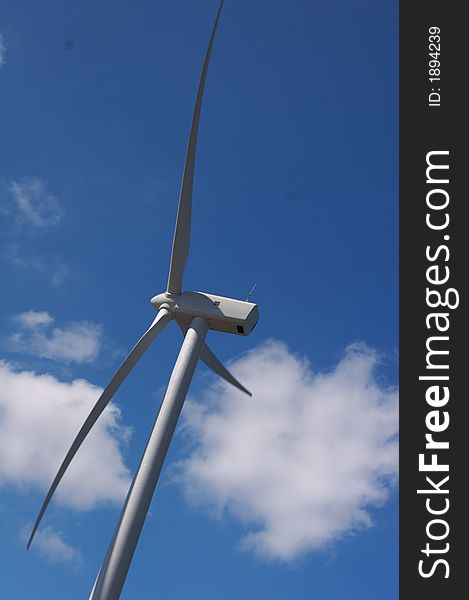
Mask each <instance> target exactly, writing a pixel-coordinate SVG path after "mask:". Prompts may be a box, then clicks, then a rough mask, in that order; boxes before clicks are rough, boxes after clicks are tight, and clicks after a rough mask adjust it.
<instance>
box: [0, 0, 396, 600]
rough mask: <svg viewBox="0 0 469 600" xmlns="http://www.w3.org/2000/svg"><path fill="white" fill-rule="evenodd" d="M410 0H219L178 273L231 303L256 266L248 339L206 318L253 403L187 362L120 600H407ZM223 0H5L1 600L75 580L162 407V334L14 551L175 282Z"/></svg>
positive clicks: (168, 357)
mask: <svg viewBox="0 0 469 600" xmlns="http://www.w3.org/2000/svg"><path fill="white" fill-rule="evenodd" d="M396 4H397V3H395V2H391V1H382V2H372V1H371V0H366V1H365V0H363V1H357V0H353V2H350V1H347V2H346V1H344V0H342V1H339V0H336V1H332V2H309V1H306V0H305V1H300V0H295V2H291V3H286V2H278V1H277V2H267V1H264V0H260V1H259V2H256V3H252V2H247V1H245V0H240V1H238V2H234V1H232V0H226V3H225V7H224V11H223V14H222V17H221V20H220V25H219V29H218V33H217V38H216V40H215V44H214V49H213V55H212V61H211V65H210V70H209V74H208V79H207V86H206V94H205V99H204V105H203V109H202V118H201V125H200V136H199V146H198V161H197V165H196V177H195V187H194V209H193V228H192V241H191V255H190V259H189V263H188V266H187V269H186V276H185V288H186V289H195V290H204V291H208V292H212V293H215V294H221V295H228V296H233V297H237V298H244V297H245V296H246V294H247V293H248V291H249V290H250V288H251V287H252V285H253V284H254V283H257V287H256V289H255V292H254V296H253V300H254V301H256V302H258V303H259V306H260V312H261V320H260V322H259V325H258V326H257V328H256V330H255V331H254V332H253V334H252V335H251V336H250V337H248V338H242V337H235V336H224V335H222V334H219V333H215V332H212V333H210V334H209V343H210V345H211V347H212V348H213V349H214V350H215V351H216V352H217V354H218V355H219V356H220V357H221V358H222V359H223V360H224V361H225V362H229V361H232V363H231V364H232V368H233V370H234V371H236V373H238V374H239V376H240V377H241V376H243V377H244V381H246V384H250V385H251V387H253V390H254V392H255V395H254V398H253V399H252V400H249V402H250V403H251V404H246V400H245V399H244V398H243V397H240V395H238V392H231V391H230V390H227V389H226V388H224V387H223V386H221V387H220V386H219V385H218V384H217V382H216V381H215V380H214V379H213V378H212V376H211V375H210V374H209V373H208V372H207V371H206V369H205V368H204V367H203V366H199V367H198V370H197V373H196V376H195V379H194V381H193V384H192V386H191V390H190V395H189V396H190V398H189V403H188V404H187V407H186V409H187V410H185V411H184V414H183V419H182V421H181V426H180V427H179V429H178V430H177V432H176V436H175V439H174V440H173V444H172V446H171V448H170V451H169V454H168V457H167V462H166V468H165V470H164V473H163V476H162V479H161V481H160V483H159V485H158V488H157V492H156V494H155V498H154V501H153V504H152V509H151V513H150V516H149V518H148V520H147V523H146V526H145V528H144V531H143V534H142V537H141V540H140V544H139V547H138V549H137V552H136V554H135V558H134V561H133V563H132V567H131V571H130V573H129V576H128V579H127V583H126V586H125V588H124V592H123V594H122V598H124V599H125V598H127V599H133V598H148V597H152V595H153V594H154V595H155V596H157V595H158V594H161V597H165V598H168V599H172V598H174V599H176V598H181V597H184V596H187V595H190V597H192V598H204V599H211V598H219V597H223V598H227V599H231V598H233V599H234V598H236V599H237V600H239V599H240V598H242V599H243V600H244V599H246V600H251V599H259V598H269V599H270V598H271V599H274V600H275V599H277V598H285V597H292V598H298V599H302V598H305V599H306V598H308V600H309V599H310V598H317V599H320V600H323V599H324V600H335V599H341V598H344V597H352V598H361V599H365V600H367V599H370V600H371V599H373V600H374V599H375V598H381V599H383V600H387V599H391V598H396V597H397V492H396V485H395V476H396V465H395V460H394V458H395V450H396V445H395V427H396V420H395V416H396V412H395V401H396V394H395V391H394V388H395V386H396V385H397V343H398V342H397V6H396ZM216 8H217V6H216V2H212V1H208V0H199V1H198V2H197V3H196V2H190V1H189V0H180V1H179V0H178V1H177V2H176V1H172V2H159V1H155V2H148V1H145V0H141V1H139V2H134V3H132V2H128V1H120V2H112V3H111V2H101V3H92V2H88V1H84V2H81V3H79V4H78V3H71V2H54V1H50V2H47V3H43V2H26V3H21V4H19V3H17V2H12V1H8V0H6V1H4V2H2V6H1V8H0V42H1V43H0V65H1V66H0V120H1V126H0V130H1V132H2V133H1V138H0V139H1V143H0V165H1V167H0V202H1V204H0V227H1V229H0V231H1V235H0V265H1V273H2V277H1V280H2V294H1V296H0V303H1V313H0V314H1V318H0V319H1V320H0V358H1V360H3V363H2V368H1V370H0V372H1V375H0V376H1V378H2V385H1V387H2V388H3V391H2V392H0V431H1V436H0V462H1V463H2V465H3V467H0V527H1V531H2V535H1V537H0V557H1V564H2V565H3V568H2V577H1V581H2V583H1V585H2V595H4V596H5V597H11V598H13V597H14V598H19V599H23V598H24V599H27V598H41V597H48V598H51V599H54V598H64V597H67V598H70V599H73V598H77V599H78V598H84V597H87V594H89V591H90V589H91V587H92V583H93V581H94V578H95V575H96V572H97V570H98V568H99V565H100V562H101V559H102V557H103V554H104V552H105V549H106V547H107V544H108V541H109V538H110V536H111V534H112V531H113V527H114V524H115V521H116V519H117V517H118V514H119V510H120V504H121V497H122V494H123V493H125V488H126V486H127V484H128V481H129V476H131V474H132V473H133V472H134V470H135V468H136V465H137V464H138V460H139V457H140V454H141V452H142V450H143V447H144V444H145V442H146V439H147V436H148V434H149V431H150V428H151V426H152V423H153V419H154V416H155V414H156V411H157V408H158V405H159V402H160V400H161V395H162V392H163V391H164V386H165V385H166V382H167V379H168V377H169V373H170V371H171V368H172V365H173V364H174V360H175V357H176V355H177V351H178V347H179V345H180V333H179V331H178V330H177V327H175V326H171V327H168V329H167V330H166V331H165V332H164V333H163V335H162V336H161V338H160V339H158V340H157V342H156V343H155V345H154V346H153V347H152V348H151V350H149V352H148V353H147V354H146V355H145V357H144V359H142V361H141V363H140V364H139V365H138V367H137V368H136V369H135V370H134V372H133V373H132V374H131V376H129V378H128V380H127V381H126V383H125V385H124V386H123V387H122V389H121V391H120V392H119V394H118V395H117V396H116V399H115V405H114V407H113V410H112V411H111V412H109V413H108V414H107V415H105V418H104V420H103V422H102V423H101V424H100V426H99V428H98V431H97V433H96V435H95V437H94V438H93V440H91V441H90V443H89V445H88V447H87V448H85V447H84V448H83V451H84V456H83V457H82V462H81V463H79V465H78V466H77V468H76V470H75V472H74V473H73V474H72V473H71V476H70V478H69V480H68V482H66V481H65V480H64V489H63V490H62V492H61V494H62V495H59V496H58V498H57V503H54V504H53V505H52V506H51V508H50V510H49V513H48V515H47V516H46V519H45V521H44V524H43V527H42V537H41V538H39V539H38V540H36V541H37V542H38V543H37V544H35V545H33V547H32V548H31V550H30V551H29V552H26V550H25V541H24V536H25V535H26V533H25V532H29V527H30V526H31V525H32V522H33V521H34V519H35V517H36V514H37V511H38V509H39V506H40V504H41V502H42V499H43V496H44V492H45V491H46V489H47V487H48V485H49V483H50V480H51V477H52V475H53V472H54V470H55V469H56V467H57V465H58V462H59V461H60V460H61V459H62V456H63V453H64V451H65V450H66V447H67V444H68V443H69V442H71V440H72V438H73V435H74V432H75V431H76V429H77V427H78V426H79V424H80V419H82V418H83V416H84V415H85V414H86V411H87V410H89V407H90V405H91V404H92V402H93V400H94V399H95V398H96V397H97V395H96V394H97V393H98V392H99V390H98V389H97V388H96V387H93V386H98V387H102V386H104V385H106V383H107V381H108V380H109V378H110V376H111V375H112V373H113V372H114V370H115V369H116V368H117V366H118V364H119V361H120V360H121V359H122V358H123V356H125V353H126V352H127V351H128V350H129V349H130V347H131V346H132V345H133V343H134V342H135V341H136V339H137V338H138V337H139V336H140V335H141V333H142V332H143V331H144V330H145V329H146V327H147V326H148V324H149V323H150V322H151V320H152V318H153V315H154V310H153V308H152V306H151V305H150V303H149V299H150V298H151V297H152V296H153V295H154V294H155V293H158V292H160V291H162V290H163V289H164V287H165V284H166V280H167V269H168V264H169V256H170V248H171V240H172V233H173V227H174V221H175V215H176V208H177V199H178V192H179V186H180V178H181V171H182V166H183V160H184V153H185V147H186V143H187V135H188V129H189V125H190V118H191V114H192V109H193V102H194V97H195V91H196V86H197V83H198V78H199V74H200V69H201V64H202V60H203V55H204V52H205V48H206V44H207V41H208V36H209V32H210V28H211V25H212V21H213V17H214V14H215V11H216ZM268 340H270V341H268ZM272 340H274V341H272ZM351 344H355V345H354V346H352V347H350V345H351ZM365 345H366V346H365ZM347 348H348V350H347ZM46 374H47V375H48V377H44V375H46ZM77 380H81V381H78V382H77ZM71 382H74V383H73V384H72V383H71ZM256 389H257V392H258V393H257V394H256ZM98 395H99V393H98ZM256 402H257V404H256ZM289 405H291V410H286V408H285V407H288V406H289ZM264 409H265V410H264ZM214 419H215V420H216V422H217V423H218V425H219V427H218V429H217V428H215V429H216V432H217V435H218V437H216V436H215V438H213V436H212V437H211V435H210V432H211V431H212V429H211V428H212V425H213V420H214ZM269 419H270V420H269ZM248 423H254V424H255V425H256V427H257V429H256V427H254V432H255V433H253V432H252V431H251V430H250V428H249V427H248V426H247V424H248ZM273 423H274V425H272V424H273ZM276 427H279V429H276ZM272 431H274V434H272V433H271V432H272ZM279 431H280V432H282V433H285V436H284V437H285V439H287V440H288V441H285V439H284V438H282V436H280V435H277V434H279ZM214 439H215V441H214ZM2 440H3V441H2ZM239 440H241V442H240V447H239V448H238V447H237V446H236V442H237V441H239ZM279 440H280V441H279ZM236 448H238V450H239V451H234V450H233V449H235V450H236ZM243 452H246V453H247V454H248V455H249V460H247V461H245V462H244V463H243V460H242V459H241V458H240V456H241V455H242V454H243ZM220 457H221V458H220ZM221 459H223V460H221ZM223 461H224V462H223ZM226 465H228V467H227V466H226ZM248 467H249V468H248ZM296 472H298V473H300V475H299V478H296V477H295V476H294V475H293V473H296ZM233 473H236V477H234V475H233ZM308 473H311V477H310V478H308V477H307V474H308ZM305 474H306V477H305ZM249 477H250V479H249ZM256 482H257V483H258V484H259V482H261V485H262V489H259V487H256ZM355 484H356V487H357V489H354V488H355ZM38 590H39V591H38Z"/></svg>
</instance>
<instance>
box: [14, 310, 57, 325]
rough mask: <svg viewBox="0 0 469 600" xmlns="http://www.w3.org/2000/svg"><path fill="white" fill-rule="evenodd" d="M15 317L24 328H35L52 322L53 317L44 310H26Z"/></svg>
mask: <svg viewBox="0 0 469 600" xmlns="http://www.w3.org/2000/svg"><path fill="white" fill-rule="evenodd" d="M15 319H16V320H17V321H18V323H19V324H20V325H21V326H22V327H24V328H26V329H36V328H37V327H43V326H44V325H50V324H51V323H53V322H54V318H53V317H51V316H50V314H49V313H47V312H45V311H37V310H27V311H26V312H23V313H20V314H19V315H16V317H15Z"/></svg>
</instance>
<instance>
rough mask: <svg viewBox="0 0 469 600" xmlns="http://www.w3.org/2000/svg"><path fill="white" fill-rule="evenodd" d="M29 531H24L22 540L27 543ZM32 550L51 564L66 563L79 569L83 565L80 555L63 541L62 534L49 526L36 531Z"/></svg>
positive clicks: (76, 549)
mask: <svg viewBox="0 0 469 600" xmlns="http://www.w3.org/2000/svg"><path fill="white" fill-rule="evenodd" d="M29 534H30V529H28V530H26V529H24V531H23V535H22V536H21V537H22V540H23V541H27V540H28V538H29ZM32 549H33V550H36V551H38V552H39V553H40V554H42V556H45V557H46V558H47V559H48V560H49V561H50V562H52V563H68V564H71V565H72V566H74V567H80V566H81V564H82V563H83V556H82V553H81V552H80V550H79V549H78V548H74V547H73V546H71V545H70V544H67V542H65V541H64V539H63V537H62V534H61V533H60V532H58V531H55V530H54V529H53V528H52V527H51V526H49V527H42V528H41V529H38V531H37V532H36V535H35V538H34V544H33V546H32Z"/></svg>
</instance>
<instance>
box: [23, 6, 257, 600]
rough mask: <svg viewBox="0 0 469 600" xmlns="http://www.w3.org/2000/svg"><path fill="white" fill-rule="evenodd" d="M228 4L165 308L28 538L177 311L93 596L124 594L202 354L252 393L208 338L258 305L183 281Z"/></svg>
mask: <svg viewBox="0 0 469 600" xmlns="http://www.w3.org/2000/svg"><path fill="white" fill-rule="evenodd" d="M222 7H223V0H222V1H221V2H220V6H219V8H218V12H217V15H216V18H215V22H214V25H213V29H212V33H211V36H210V41H209V44H208V48H207V53H206V55H205V60H204V65H203V68H202V74H201V77H200V82H199V88H198V91H197V98H196V102H195V108H194V114H193V117H192V125H191V130H190V134H189V143H188V147H187V153H186V160H185V164H184V172H183V177H182V185H181V192H180V196H179V208H178V214H177V220H176V228H175V231H174V239H173V248H172V254H171V263H170V268H169V277H168V285H167V290H166V292H163V293H161V294H158V295H157V296H154V297H153V298H152V299H151V303H152V304H153V306H154V307H155V309H156V310H157V311H158V312H157V315H156V318H155V320H154V321H153V323H152V324H151V325H150V327H149V328H148V329H147V331H146V332H145V333H144V334H143V336H142V337H141V338H140V339H139V341H138V342H137V343H136V344H135V346H134V347H133V348H132V350H131V351H130V353H129V354H128V356H127V357H126V358H125V360H124V362H123V363H122V364H121V366H120V367H119V368H118V369H117V371H116V373H115V374H114V376H113V377H112V379H111V381H110V382H109V384H108V386H107V387H106V388H105V389H104V391H103V393H102V394H101V396H100V397H99V398H98V400H97V402H96V404H95V405H94V407H93V409H92V410H91V412H90V414H89V415H88V417H87V419H86V421H85V422H84V423H83V425H82V427H81V429H80V431H79V432H78V434H77V436H76V438H75V440H74V441H73V443H72V445H71V447H70V449H69V451H68V452H67V455H66V456H65V458H64V460H63V462H62V464H61V466H60V468H59V470H58V473H57V475H56V476H55V479H54V481H53V482H52V485H51V487H50V489H49V491H48V493H47V496H46V498H45V500H44V503H43V505H42V507H41V510H40V511H39V515H38V517H37V520H36V523H35V524H34V527H33V530H32V532H31V536H30V538H29V541H28V545H27V547H28V548H29V546H30V545H31V542H32V541H33V538H34V535H35V533H36V531H37V528H38V526H39V524H40V522H41V520H42V517H43V515H44V512H45V510H46V508H47V506H48V505H49V503H50V501H51V498H52V496H53V495H54V492H55V490H56V489H57V486H58V485H59V483H60V481H61V479H62V477H63V476H64V474H65V472H66V470H67V468H68V466H69V465H70V463H71V461H72V459H73V457H74V456H75V454H76V453H77V451H78V449H79V448H80V446H81V444H82V443H83V441H84V439H85V438H86V436H87V435H88V433H89V432H90V430H91V428H92V427H93V425H94V424H95V423H96V421H97V420H98V418H99V417H100V415H101V414H102V412H103V411H104V409H105V408H106V406H107V405H108V404H109V402H110V401H111V399H112V398H113V396H114V394H115V393H116V392H117V390H118V389H119V387H120V386H121V384H122V382H123V381H124V379H125V378H126V377H127V375H128V374H129V373H130V371H131V370H132V369H133V367H134V366H135V365H136V364H137V362H138V361H139V359H140V358H141V357H142V355H143V354H144V352H145V351H146V350H147V349H148V348H149V347H150V345H151V344H152V342H153V341H154V340H155V339H156V337H157V336H158V335H159V334H160V333H161V331H162V330H163V329H164V327H165V326H166V325H167V324H168V323H169V322H170V321H171V320H173V319H174V320H175V321H176V323H177V324H178V325H179V327H180V328H181V330H182V332H183V334H184V341H183V343H182V346H181V350H180V352H179V355H178V358H177V360H176V364H175V366H174V369H173V372H172V374H171V377H170V380H169V384H168V387H167V389H166V393H165V395H164V398H163V402H162V404H161V407H160V410H159V413H158V415H157V418H156V421H155V424H154V426H153V430H152V432H151V434H150V438H149V440H148V443H147V446H146V448H145V451H144V454H143V456H142V459H141V462H140V466H139V468H138V470H137V473H136V475H135V477H134V479H133V482H132V485H131V486H130V490H129V492H128V494H127V498H126V500H125V503H124V507H123V509H122V512H121V515H120V518H119V522H118V524H117V527H116V529H115V532H114V535H113V537H112V540H111V543H110V545H109V548H108V550H107V553H106V555H105V557H104V560H103V563H102V565H101V569H100V571H99V573H98V576H97V578H96V581H95V584H94V587H93V589H92V591H91V595H90V597H89V600H118V598H119V597H120V595H121V591H122V588H123V585H124V582H125V578H126V576H127V572H128V570H129V567H130V563H131V560H132V557H133V554H134V551H135V548H136V546H137V542H138V539H139V536H140V532H141V530H142V527H143V523H144V521H145V517H146V515H147V512H148V509H149V507H150V503H151V500H152V497H153V493H154V491H155V487H156V484H157V482H158V477H159V475H160V472H161V468H162V466H163V462H164V459H165V456H166V453H167V451H168V447H169V444H170V442H171V438H172V436H173V433H174V430H175V428H176V423H177V420H178V418H179V415H180V413H181V410H182V407H183V404H184V400H185V398H186V394H187V391H188V389H189V384H190V382H191V379H192V376H193V374H194V371H195V367H196V365H197V361H198V360H199V359H200V360H202V361H203V362H204V363H205V364H206V365H207V366H208V367H210V368H211V369H212V370H213V371H215V373H216V374H217V375H219V376H220V377H222V378H223V379H225V380H226V381H228V382H229V383H231V384H232V385H234V386H235V387H237V388H238V389H239V390H241V391H243V392H245V393H246V394H249V395H251V393H250V392H249V391H248V390H247V389H246V388H245V387H244V386H243V385H242V384H241V383H240V382H239V381H238V380H237V379H236V378H235V377H234V376H233V375H232V374H231V373H230V372H229V371H228V370H227V369H226V368H225V367H224V366H223V364H222V363H221V362H220V361H219V360H218V358H217V357H216V356H215V355H214V354H213V352H212V351H211V350H210V348H209V347H208V346H207V344H206V343H205V338H206V335H207V332H208V330H209V329H213V330H215V331H224V332H225V333H234V334H237V335H249V333H250V332H251V331H252V330H253V328H254V326H255V325H256V323H257V321H258V319H259V311H258V307H257V305H256V304H253V303H251V302H246V301H245V302H243V301H241V300H234V299H232V298H224V297H223V296H215V295H214V294H207V293H203V292H185V291H183V286H182V283H183V275H184V268H185V265H186V262H187V258H188V255H189V242H190V229H191V210H192V187H193V179H194V166H195V154H196V146H197V132H198V128H199V119H200V109H201V105H202V97H203V92H204V86H205V79H206V77H207V69H208V64H209V60H210V54H211V51H212V45H213V40H214V37H215V32H216V29H217V25H218V20H219V18H220V13H221V10H222Z"/></svg>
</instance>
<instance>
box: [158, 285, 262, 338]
mask: <svg viewBox="0 0 469 600" xmlns="http://www.w3.org/2000/svg"><path fill="white" fill-rule="evenodd" d="M151 303H152V304H153V306H154V307H155V308H156V310H159V309H160V308H162V307H163V308H167V309H168V310H169V311H170V312H171V313H172V314H173V315H174V317H175V319H176V321H177V322H178V323H179V324H180V325H181V327H182V328H183V329H186V328H187V326H188V325H189V323H190V321H191V320H192V319H193V318H194V317H202V318H203V319H206V320H207V321H208V323H209V329H213V330H214V331H223V332H224V333H234V334H236V335H249V334H250V333H251V331H252V330H253V329H254V327H255V326H256V323H257V321H258V320H259V309H258V307H257V304H253V303H252V302H244V301H242V300H235V299H234V298H225V297H224V296H215V295H214V294H207V293H205V292H183V293H182V294H179V295H177V296H176V295H174V294H170V293H169V292H164V293H162V294H158V295H157V296H154V297H153V298H152V299H151Z"/></svg>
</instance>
